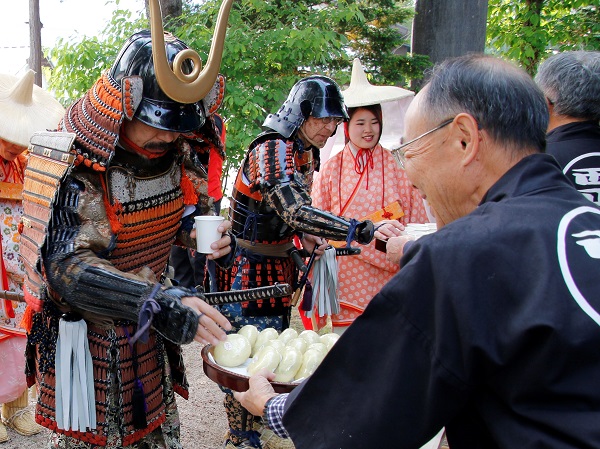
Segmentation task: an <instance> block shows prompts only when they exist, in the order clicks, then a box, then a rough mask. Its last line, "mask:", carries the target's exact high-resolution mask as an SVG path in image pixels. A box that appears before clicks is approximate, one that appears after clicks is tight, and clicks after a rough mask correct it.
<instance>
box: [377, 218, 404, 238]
mask: <svg viewBox="0 0 600 449" xmlns="http://www.w3.org/2000/svg"><path fill="white" fill-rule="evenodd" d="M402 231H404V225H403V224H402V223H400V222H399V221H398V220H382V221H378V222H377V223H375V238H376V239H379V240H387V239H389V238H390V237H398V236H400V235H402Z"/></svg>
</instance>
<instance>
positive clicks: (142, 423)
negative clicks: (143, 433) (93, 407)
mask: <svg viewBox="0 0 600 449" xmlns="http://www.w3.org/2000/svg"><path fill="white" fill-rule="evenodd" d="M148 326H150V325H149V324H148ZM123 330H124V331H125V335H127V340H128V342H129V346H130V347H131V363H132V365H133V375H134V376H135V381H134V384H133V395H132V397H131V406H132V408H131V414H132V415H133V416H132V421H133V427H134V428H136V429H145V428H146V427H148V421H147V419H146V413H147V412H148V404H147V403H146V395H145V393H144V385H143V384H142V381H141V380H140V376H139V375H138V358H137V350H136V348H135V343H134V342H133V341H132V340H133V339H132V338H131V337H130V336H129V332H128V331H127V327H126V326H123ZM138 332H139V331H138ZM136 335H137V333H136ZM140 340H141V338H140Z"/></svg>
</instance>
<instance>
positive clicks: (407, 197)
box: [311, 60, 429, 333]
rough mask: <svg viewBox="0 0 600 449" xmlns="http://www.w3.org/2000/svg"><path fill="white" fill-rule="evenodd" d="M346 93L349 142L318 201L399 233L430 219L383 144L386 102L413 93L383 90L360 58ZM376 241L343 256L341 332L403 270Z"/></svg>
mask: <svg viewBox="0 0 600 449" xmlns="http://www.w3.org/2000/svg"><path fill="white" fill-rule="evenodd" d="M343 94H344V101H345V103H346V106H348V113H349V115H350V120H349V121H348V122H346V123H345V127H344V131H345V141H346V145H345V147H344V149H343V150H342V151H341V152H339V153H337V154H335V155H334V156H332V157H331V158H330V159H329V160H327V161H326V162H325V163H324V164H323V166H322V167H321V170H320V172H319V174H318V176H316V177H315V181H314V184H313V190H312V193H311V196H312V198H313V206H315V207H317V208H320V209H324V210H328V211H331V212H332V213H334V214H337V215H340V216H345V217H355V218H357V219H361V220H362V219H370V220H371V221H373V222H374V223H375V226H376V228H377V226H378V225H380V224H382V223H388V226H387V229H388V230H390V229H391V230H394V232H396V235H398V234H399V233H400V231H401V230H403V229H404V225H407V224H408V223H426V222H428V221H429V220H428V216H427V213H426V210H425V206H424V203H423V199H422V197H421V195H420V194H419V192H418V191H417V190H416V189H415V188H413V186H412V184H411V182H410V181H409V180H408V178H407V177H406V174H405V173H404V170H402V169H401V168H400V167H398V164H397V163H396V162H395V160H394V158H393V156H392V154H391V152H390V151H389V150H387V149H384V148H383V147H382V146H381V144H380V143H379V140H380V139H381V134H382V127H383V122H382V108H381V103H382V102H384V101H391V100H395V99H398V98H400V96H406V95H407V94H408V95H412V92H409V91H406V90H404V89H401V88H397V87H393V88H392V87H390V86H381V90H380V86H372V85H370V84H369V83H368V81H367V79H366V76H365V74H364V72H363V70H362V67H361V66H360V61H358V60H355V65H354V70H353V74H352V82H351V84H350V87H349V88H348V89H347V90H346V91H344V92H343ZM388 119H389V118H388ZM396 119H398V120H400V118H396ZM390 225H392V226H390ZM388 236H389V235H388ZM376 237H377V233H376ZM375 244H376V240H373V241H372V242H371V243H370V244H369V245H364V246H361V249H362V251H361V254H360V255H357V256H352V257H338V258H337V263H338V288H339V289H338V299H339V303H340V312H339V313H338V314H334V315H331V321H332V326H333V331H334V332H336V333H342V332H343V331H344V330H345V329H346V328H347V327H348V326H349V325H350V324H351V323H352V322H353V321H354V320H355V319H356V317H358V316H359V315H360V314H361V313H362V312H363V310H364V309H365V307H366V306H367V304H368V303H369V301H370V300H371V298H372V297H373V296H374V295H375V294H376V293H377V292H379V290H380V289H381V287H382V286H383V285H384V284H385V283H386V282H387V281H389V280H390V279H391V278H392V276H393V275H394V274H395V273H396V272H397V271H398V269H399V266H398V264H394V263H391V262H389V261H387V260H386V254H385V253H384V252H382V251H380V250H378V249H376V248H375ZM334 246H335V243H334Z"/></svg>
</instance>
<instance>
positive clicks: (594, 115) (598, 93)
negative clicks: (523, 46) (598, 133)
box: [535, 51, 600, 121]
mask: <svg viewBox="0 0 600 449" xmlns="http://www.w3.org/2000/svg"><path fill="white" fill-rule="evenodd" d="M535 81H536V83H537V84H538V86H540V88H541V89H542V91H543V92H544V94H545V95H546V98H548V100H549V101H550V103H552V105H553V106H554V112H555V113H556V114H557V115H564V116H568V117H574V118H579V119H585V120H595V121H599V120H600V52H598V51H566V52H564V53H558V54H556V55H553V56H550V57H549V58H548V59H546V60H545V61H544V62H543V63H542V64H541V65H540V66H539V68H538V72H537V75H536V77H535Z"/></svg>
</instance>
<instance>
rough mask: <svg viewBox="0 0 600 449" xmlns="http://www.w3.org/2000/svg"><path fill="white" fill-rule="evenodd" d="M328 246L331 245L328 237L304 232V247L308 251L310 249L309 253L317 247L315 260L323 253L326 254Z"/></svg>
mask: <svg viewBox="0 0 600 449" xmlns="http://www.w3.org/2000/svg"><path fill="white" fill-rule="evenodd" d="M328 246H329V243H328V242H327V240H326V239H323V238H321V237H317V236H316V235H312V234H303V235H302V247H303V248H304V249H305V250H306V251H308V252H309V253H311V254H312V252H313V249H314V248H315V247H316V250H315V254H316V257H315V260H319V258H320V257H321V256H322V255H323V254H325V250H326V249H327V247H328Z"/></svg>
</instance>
